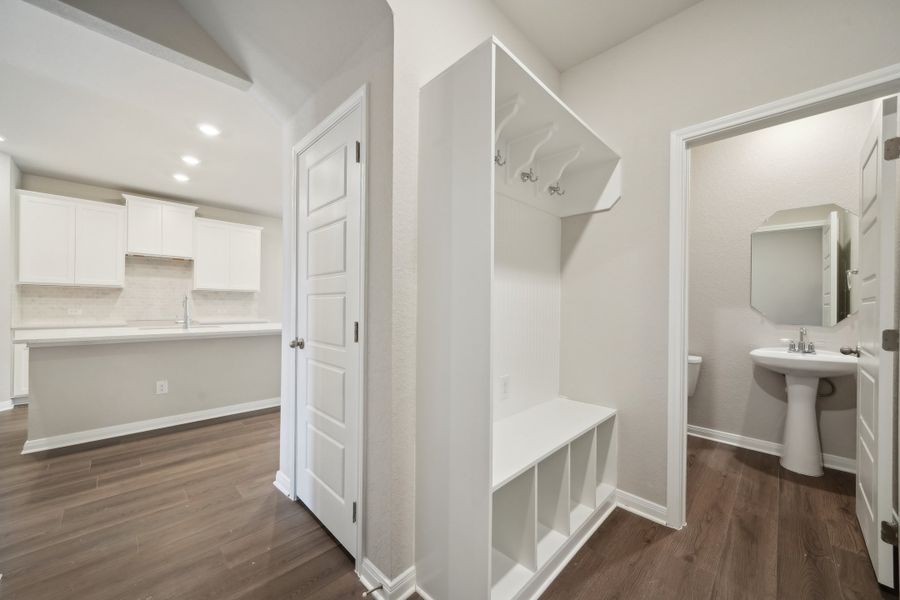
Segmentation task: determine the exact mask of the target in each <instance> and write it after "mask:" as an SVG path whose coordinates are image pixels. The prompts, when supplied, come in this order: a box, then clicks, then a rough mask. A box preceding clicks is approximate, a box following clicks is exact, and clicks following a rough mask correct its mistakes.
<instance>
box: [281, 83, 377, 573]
mask: <svg viewBox="0 0 900 600" xmlns="http://www.w3.org/2000/svg"><path fill="white" fill-rule="evenodd" d="M356 108H359V109H360V113H361V114H360V119H361V127H360V139H359V142H360V146H361V148H360V177H359V187H360V195H359V202H360V216H359V218H360V222H359V318H358V320H359V329H360V338H361V339H360V342H359V345H360V348H359V378H358V382H359V384H358V385H359V389H358V390H357V395H356V397H357V402H356V407H355V409H356V414H357V423H358V427H357V452H356V460H357V461H358V464H357V482H356V485H357V493H356V497H357V500H356V502H357V513H356V516H357V518H356V557H355V560H356V572H357V573H359V572H360V569H361V568H362V564H363V554H364V552H363V549H364V546H363V542H364V539H363V532H364V530H365V527H364V526H363V522H364V520H365V515H366V511H365V506H366V503H365V481H366V462H365V448H366V445H365V443H366V426H365V424H366V421H365V419H366V410H365V407H366V383H367V381H368V376H367V373H366V350H367V348H368V342H367V339H368V336H367V335H366V333H367V332H368V329H367V328H366V324H367V323H366V315H367V313H366V306H367V302H366V301H367V293H366V273H367V272H368V248H367V238H368V236H367V233H368V199H369V198H368V148H369V145H368V129H369V118H368V116H369V115H368V109H369V89H368V83H364V84H363V85H362V86H361V87H360V88H359V89H357V90H356V91H355V92H353V94H351V95H350V97H349V98H347V99H346V100H345V101H344V102H342V103H341V104H340V106H338V107H337V108H336V109H335V110H334V111H333V112H332V113H331V114H330V115H328V116H327V117H325V118H324V119H323V120H322V121H320V122H319V124H318V125H316V126H315V127H313V128H312V129H311V130H310V131H309V133H307V134H306V135H305V136H303V138H302V139H301V140H300V141H299V142H297V143H296V144H294V146H293V147H292V148H291V158H290V160H291V168H290V173H291V197H290V200H289V202H288V205H287V207H286V210H285V214H284V219H287V220H288V223H289V225H287V226H286V227H284V230H285V231H287V232H288V239H286V240H285V241H284V243H285V244H287V245H289V254H290V257H289V260H288V265H287V269H286V270H287V271H288V272H289V276H288V277H286V280H285V283H287V284H288V286H289V289H288V292H287V294H286V296H288V297H289V302H288V305H289V306H290V314H289V315H288V323H287V327H285V329H284V335H283V336H282V340H283V346H282V353H283V354H284V355H285V356H286V358H285V359H283V360H282V365H283V366H284V367H286V368H287V370H288V374H287V375H288V376H287V377H284V378H283V381H284V387H285V392H286V395H287V397H288V399H289V401H288V402H282V410H284V408H285V407H287V408H288V409H289V412H290V414H287V415H283V417H282V418H283V419H284V420H285V421H286V422H287V423H289V426H288V427H287V428H286V429H285V430H284V431H285V432H286V434H287V435H288V437H289V438H290V439H289V440H287V442H288V443H287V446H288V447H289V448H290V457H289V458H288V462H289V465H290V467H289V473H290V477H291V481H290V487H289V491H290V494H289V497H290V498H291V500H295V501H296V500H298V495H297V482H298V477H297V468H298V465H297V444H298V442H299V439H300V432H299V430H298V427H297V414H298V411H297V361H296V353H295V352H294V350H292V349H290V348H289V347H288V342H289V341H290V340H292V339H294V338H295V337H297V336H298V335H299V333H298V323H297V296H298V294H297V291H298V288H297V286H298V283H299V282H298V280H297V268H298V266H299V264H298V260H297V252H298V250H299V244H298V239H297V236H298V227H299V220H298V219H299V216H300V213H299V211H298V207H297V193H298V191H299V190H298V179H299V173H298V172H297V159H298V158H299V156H300V154H302V153H303V152H304V151H306V150H307V149H309V148H310V147H311V146H312V145H313V144H315V143H316V142H317V141H319V139H320V138H321V137H322V136H324V135H325V134H326V133H328V132H329V131H331V129H333V128H334V127H335V126H336V125H337V124H338V123H340V122H341V121H342V120H343V119H344V118H345V117H346V116H347V115H349V114H350V113H351V112H352V111H353V110H355V109H356Z"/></svg>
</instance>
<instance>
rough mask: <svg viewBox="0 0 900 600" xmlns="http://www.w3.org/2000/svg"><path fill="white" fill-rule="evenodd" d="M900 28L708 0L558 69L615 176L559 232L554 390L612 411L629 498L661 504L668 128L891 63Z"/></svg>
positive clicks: (784, 7) (822, 3)
mask: <svg viewBox="0 0 900 600" xmlns="http://www.w3.org/2000/svg"><path fill="white" fill-rule="evenodd" d="M898 23H900V4H898V3H897V2H894V1H892V0H859V1H857V2H852V3H851V2H844V1H843V0H761V1H759V2H745V1H741V0H706V1H704V2H701V3H699V4H697V5H695V6H693V7H691V8H689V9H688V10H686V11H684V12H682V13H680V14H678V15H676V16H675V17H673V18H671V19H669V20H667V21H664V22H663V23H660V24H659V25H657V26H655V27H653V28H651V29H649V30H647V31H646V32H644V33H642V34H641V35H639V36H636V37H635V38H632V39H631V40H629V41H627V42H625V43H623V44H620V45H619V46H616V47H615V48H612V49H611V50H609V51H607V52H605V53H603V54H601V55H599V56H597V57H595V58H593V59H591V60H589V61H587V62H585V63H583V64H581V65H579V66H577V67H575V68H573V69H571V70H569V71H567V72H566V73H564V74H563V76H562V97H563V99H564V100H565V101H566V102H568V103H569V104H570V105H571V106H572V107H573V109H574V110H575V111H576V112H577V113H579V115H580V116H581V117H582V118H584V119H585V120H586V121H587V122H588V124H590V125H591V126H592V127H593V128H594V129H595V130H596V131H598V132H599V133H600V135H601V136H603V138H604V139H605V140H606V141H607V142H608V143H609V144H610V145H611V146H612V147H613V148H614V149H616V150H617V151H618V152H619V153H620V154H621V155H622V157H623V177H624V180H623V197H622V200H621V201H620V202H619V203H618V204H617V205H616V207H615V208H614V209H613V210H612V211H611V212H609V213H604V214H598V215H595V216H587V217H575V218H570V219H567V220H566V222H565V223H564V224H563V244H564V252H563V262H564V271H563V289H564V293H563V331H562V337H563V348H564V350H563V355H562V389H563V392H564V393H567V394H568V395H571V396H572V397H578V396H583V395H592V396H594V397H602V398H603V399H604V401H608V402H609V403H610V404H612V405H613V406H615V407H617V408H618V409H619V411H620V413H619V415H620V418H617V424H618V427H619V453H620V454H619V456H620V458H619V461H620V462H619V466H620V469H619V484H620V486H621V488H622V489H624V490H625V491H627V492H631V493H633V494H637V495H638V496H642V497H644V498H646V499H648V500H651V501H653V502H658V503H663V504H664V503H665V491H666V418H667V408H666V398H667V381H666V379H667V378H666V373H667V354H666V353H667V350H666V348H667V326H668V323H667V307H668V227H669V223H668V199H669V195H668V194H669V188H668V183H669V135H670V133H671V132H672V131H673V130H675V129H679V128H682V127H687V126H689V125H693V124H696V123H701V122H705V121H708V120H710V119H713V118H716V117H720V116H724V115H728V114H731V113H734V112H737V111H739V110H742V109H747V108H751V107H754V106H758V105H761V104H764V103H766V102H771V101H774V100H777V99H780V98H784V97H787V96H790V95H793V94H797V93H800V92H803V91H807V90H810V89H813V88H816V87H820V86H823V85H826V84H828V83H832V82H835V81H839V80H842V79H845V78H849V77H852V76H855V75H859V74H861V73H865V72H868V71H871V70H874V69H877V68H880V67H884V66H887V65H890V64H892V63H895V62H897V61H898V60H900V36H898V35H897V24H898ZM567 241H568V242H569V244H568V245H567ZM395 251H396V249H395ZM565 290H569V292H568V293H566V292H565ZM636 357H640V360H636Z"/></svg>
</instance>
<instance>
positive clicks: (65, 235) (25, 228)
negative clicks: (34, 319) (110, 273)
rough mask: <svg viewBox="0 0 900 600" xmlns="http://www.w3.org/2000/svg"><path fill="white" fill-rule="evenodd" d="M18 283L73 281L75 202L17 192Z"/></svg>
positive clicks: (49, 283) (63, 283)
mask: <svg viewBox="0 0 900 600" xmlns="http://www.w3.org/2000/svg"><path fill="white" fill-rule="evenodd" d="M18 236H19V279H18V281H19V283H35V284H44V285H73V284H74V283H75V204H74V203H73V202H71V201H69V200H68V199H66V198H63V197H59V196H57V197H51V196H49V195H43V194H33V193H31V192H23V191H20V192H19V232H18Z"/></svg>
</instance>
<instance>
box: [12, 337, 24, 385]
mask: <svg viewBox="0 0 900 600" xmlns="http://www.w3.org/2000/svg"><path fill="white" fill-rule="evenodd" d="M27 395H28V345H27V344H13V390H12V397H13V398H24V397H25V396H27Z"/></svg>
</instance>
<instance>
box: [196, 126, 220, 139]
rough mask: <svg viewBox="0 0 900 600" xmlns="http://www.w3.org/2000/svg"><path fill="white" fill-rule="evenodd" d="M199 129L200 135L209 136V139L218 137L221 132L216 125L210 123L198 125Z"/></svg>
mask: <svg viewBox="0 0 900 600" xmlns="http://www.w3.org/2000/svg"><path fill="white" fill-rule="evenodd" d="M197 129H199V130H200V133H202V134H203V135H208V136H209V137H216V136H217V135H219V134H220V133H222V132H221V131H219V128H218V127H216V126H215V125H210V124H209V123H198V124H197Z"/></svg>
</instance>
